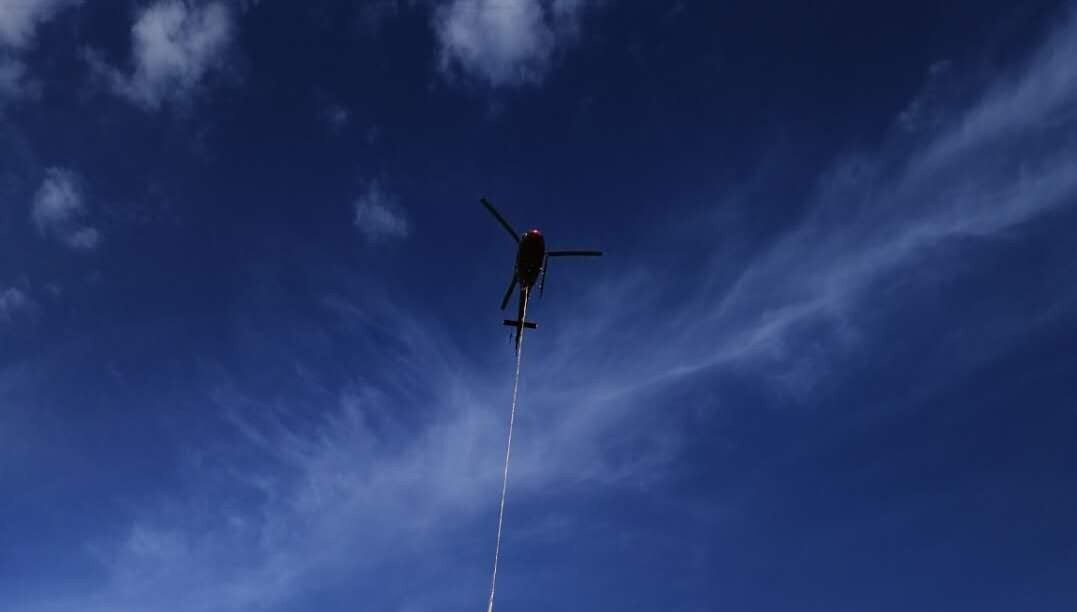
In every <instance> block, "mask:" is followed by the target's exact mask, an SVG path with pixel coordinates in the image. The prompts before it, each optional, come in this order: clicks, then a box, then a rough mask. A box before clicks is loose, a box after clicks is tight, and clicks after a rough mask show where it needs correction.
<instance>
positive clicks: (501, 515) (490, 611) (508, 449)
mask: <svg viewBox="0 0 1077 612" xmlns="http://www.w3.org/2000/svg"><path fill="white" fill-rule="evenodd" d="M528 293H529V292H528V291H527V290H526V289H524V291H523V296H522V298H521V299H523V301H524V307H523V309H522V310H521V311H520V325H523V321H526V320H527V297H528ZM523 346H524V329H523V327H521V328H520V342H519V343H518V344H517V345H516V376H515V378H514V380H513V383H512V412H510V413H509V440H508V443H507V444H506V445H505V472H504V474H503V475H502V476H501V505H500V506H499V507H498V509H497V545H496V546H495V547H494V573H493V576H492V577H491V578H490V601H489V603H488V604H487V606H486V612H494V588H495V587H496V586H497V562H498V560H499V559H500V558H501V526H502V524H503V523H504V520H505V492H506V491H507V490H508V486H509V456H510V455H511V454H512V426H513V424H514V423H515V422H516V398H517V392H518V391H519V389H520V354H521V352H522V351H523Z"/></svg>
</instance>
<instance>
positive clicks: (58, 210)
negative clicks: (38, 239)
mask: <svg viewBox="0 0 1077 612" xmlns="http://www.w3.org/2000/svg"><path fill="white" fill-rule="evenodd" d="M85 216H86V205H85V203H84V202H83V198H82V190H81V189H80V187H79V181H78V177H77V176H75V174H74V173H73V172H71V171H70V170H65V169H63V168H49V169H48V170H46V171H45V180H44V181H43V182H42V184H41V187H40V188H38V190H37V193H36V194H35V195H34V201H33V205H32V207H31V210H30V219H31V220H32V221H33V224H34V227H36V228H37V231H38V232H39V233H40V234H41V235H42V236H49V237H52V238H55V239H56V240H59V241H60V242H61V243H63V244H64V245H66V246H67V247H68V248H70V249H72V250H75V251H92V250H94V249H95V248H97V245H98V244H99V243H100V242H101V232H100V231H98V230H97V228H94V227H92V226H89V225H85V224H83V222H82V219H83V218H84V217H85Z"/></svg>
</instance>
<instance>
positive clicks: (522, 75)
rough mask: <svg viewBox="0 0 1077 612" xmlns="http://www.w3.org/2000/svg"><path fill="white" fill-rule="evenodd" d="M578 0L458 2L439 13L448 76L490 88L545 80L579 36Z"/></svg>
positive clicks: (441, 59)
mask: <svg viewBox="0 0 1077 612" xmlns="http://www.w3.org/2000/svg"><path fill="white" fill-rule="evenodd" d="M583 6H584V3H583V2H582V1H578V0H555V1H552V2H551V1H548V0H520V1H519V2H499V1H497V0H452V1H451V2H449V3H448V4H446V5H444V6H442V7H440V8H439V9H438V10H436V11H435V12H434V17H433V27H434V33H435V36H436V38H437V42H438V48H439V51H438V68H439V70H440V71H441V73H442V75H443V76H445V77H448V78H453V77H456V76H459V75H463V76H467V77H471V78H474V79H475V80H477V81H478V82H481V83H483V84H485V85H487V86H490V87H510V86H520V85H531V84H537V83H540V82H541V81H542V80H543V79H544V78H545V77H546V75H547V74H548V73H549V71H550V69H551V67H552V65H553V62H554V59H555V55H556V53H557V51H558V50H559V49H561V48H563V47H564V46H565V45H566V44H568V43H570V42H571V41H573V40H574V39H575V37H576V36H577V35H578V32H579V27H580V19H581V17H582V14H583Z"/></svg>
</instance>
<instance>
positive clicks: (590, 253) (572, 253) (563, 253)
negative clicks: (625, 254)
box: [546, 251, 602, 257]
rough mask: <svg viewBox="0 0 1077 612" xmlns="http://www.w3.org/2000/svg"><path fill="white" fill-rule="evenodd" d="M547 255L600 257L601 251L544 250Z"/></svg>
mask: <svg viewBox="0 0 1077 612" xmlns="http://www.w3.org/2000/svg"><path fill="white" fill-rule="evenodd" d="M546 255H547V256H549V257H600V256H601V255H602V251H546Z"/></svg>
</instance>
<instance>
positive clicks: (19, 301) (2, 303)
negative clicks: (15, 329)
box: [0, 287, 36, 329]
mask: <svg viewBox="0 0 1077 612" xmlns="http://www.w3.org/2000/svg"><path fill="white" fill-rule="evenodd" d="M35 308H36V304H35V303H34V301H33V300H32V299H30V296H28V295H26V292H24V291H23V290H21V289H19V288H18V287H8V288H6V289H4V290H3V291H0V329H3V328H4V327H6V326H8V325H11V324H12V323H14V322H15V321H17V320H18V319H19V317H23V316H25V315H27V314H29V313H32V312H33V311H34V309H35Z"/></svg>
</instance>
